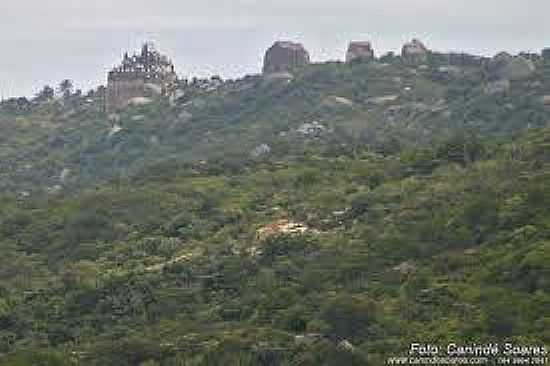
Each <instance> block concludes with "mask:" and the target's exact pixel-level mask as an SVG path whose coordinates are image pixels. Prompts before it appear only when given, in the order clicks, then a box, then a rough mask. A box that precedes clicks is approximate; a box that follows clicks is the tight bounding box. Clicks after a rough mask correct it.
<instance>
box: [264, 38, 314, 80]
mask: <svg viewBox="0 0 550 366" xmlns="http://www.w3.org/2000/svg"><path fill="white" fill-rule="evenodd" d="M309 63H310V58H309V53H308V52H307V50H306V49H305V48H304V46H303V45H302V44H300V43H293V42H284V41H278V42H275V44H273V46H271V47H270V48H269V49H268V50H267V52H266V54H265V58H264V68H263V72H264V74H271V73H281V72H287V71H289V70H292V69H293V68H296V67H301V66H305V65H308V64H309Z"/></svg>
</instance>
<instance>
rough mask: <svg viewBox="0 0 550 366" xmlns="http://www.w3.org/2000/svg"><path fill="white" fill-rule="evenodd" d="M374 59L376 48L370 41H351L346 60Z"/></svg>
mask: <svg viewBox="0 0 550 366" xmlns="http://www.w3.org/2000/svg"><path fill="white" fill-rule="evenodd" d="M373 59H374V50H373V49H372V45H371V43H370V42H351V43H350V44H349V47H348V51H347V53H346V62H348V63H349V62H352V61H355V60H362V61H371V60H373Z"/></svg>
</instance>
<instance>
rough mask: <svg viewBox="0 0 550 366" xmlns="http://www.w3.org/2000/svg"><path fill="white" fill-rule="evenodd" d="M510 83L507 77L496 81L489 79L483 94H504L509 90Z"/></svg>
mask: <svg viewBox="0 0 550 366" xmlns="http://www.w3.org/2000/svg"><path fill="white" fill-rule="evenodd" d="M510 87H511V84H510V80H508V79H501V80H496V81H491V82H489V83H488V84H487V85H486V86H485V94H488V95H495V94H506V93H508V91H509V90H510Z"/></svg>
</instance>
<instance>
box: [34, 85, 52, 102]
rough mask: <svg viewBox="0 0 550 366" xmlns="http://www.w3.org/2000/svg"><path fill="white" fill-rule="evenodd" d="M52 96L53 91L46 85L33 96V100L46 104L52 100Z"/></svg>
mask: <svg viewBox="0 0 550 366" xmlns="http://www.w3.org/2000/svg"><path fill="white" fill-rule="evenodd" d="M54 95H55V90H54V89H53V88H52V87H51V86H49V85H46V86H44V87H43V88H42V90H40V91H39V92H38V93H37V94H36V95H35V97H34V100H35V101H37V102H46V101H49V100H52V99H53V97H54Z"/></svg>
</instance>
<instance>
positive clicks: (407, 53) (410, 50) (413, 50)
mask: <svg viewBox="0 0 550 366" xmlns="http://www.w3.org/2000/svg"><path fill="white" fill-rule="evenodd" d="M429 54H430V51H429V50H428V48H427V47H426V46H424V44H423V43H422V42H420V41H419V40H418V39H413V40H412V41H411V42H409V43H405V44H404V45H403V49H402V50H401V57H403V59H405V60H406V61H408V62H411V63H423V62H426V61H427V60H428V56H429Z"/></svg>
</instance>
